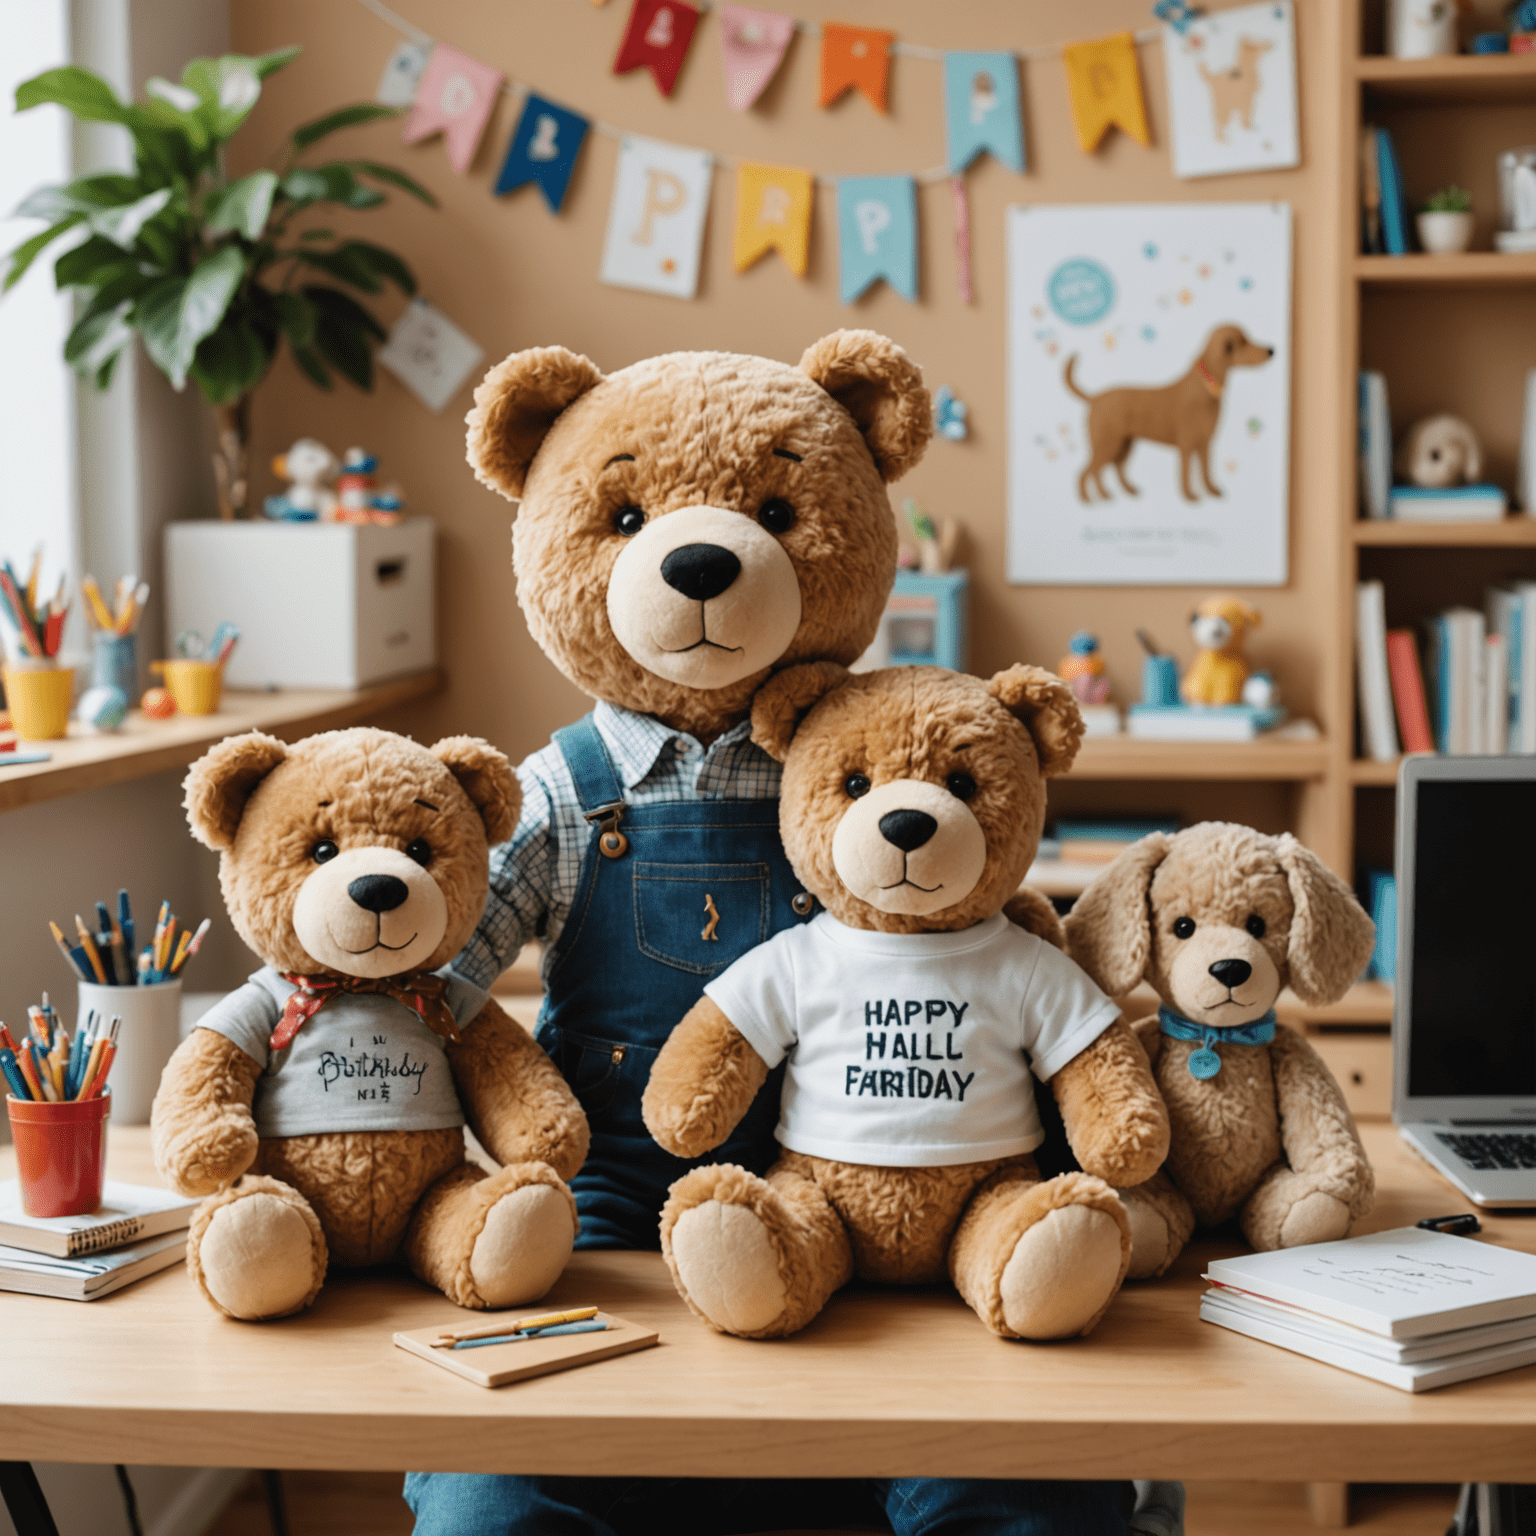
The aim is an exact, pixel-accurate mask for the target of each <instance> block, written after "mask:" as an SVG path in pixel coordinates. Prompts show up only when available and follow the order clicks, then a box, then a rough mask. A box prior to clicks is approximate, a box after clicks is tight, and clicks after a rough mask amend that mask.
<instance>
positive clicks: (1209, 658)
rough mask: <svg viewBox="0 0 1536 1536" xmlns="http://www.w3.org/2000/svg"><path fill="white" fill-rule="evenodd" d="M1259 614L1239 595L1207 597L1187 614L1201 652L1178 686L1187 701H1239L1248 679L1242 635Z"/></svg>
mask: <svg viewBox="0 0 1536 1536" xmlns="http://www.w3.org/2000/svg"><path fill="white" fill-rule="evenodd" d="M1260 619H1261V615H1260V613H1259V610H1258V609H1257V608H1253V607H1250V606H1249V605H1248V604H1247V603H1245V602H1244V601H1243V600H1242V599H1241V598H1239V597H1226V596H1218V597H1208V598H1206V599H1204V601H1202V602H1201V603H1200V604H1199V605H1198V606H1197V607H1196V608H1195V611H1194V612H1193V613H1192V614H1190V616H1189V632H1190V634H1191V635H1192V636H1193V637H1194V641H1195V644H1196V645H1198V646H1199V647H1200V654H1199V655H1198V656H1196V657H1195V660H1194V664H1193V665H1192V666H1191V667H1190V669H1189V671H1188V672H1186V673H1185V674H1184V681H1183V682H1182V683H1181V684H1180V686H1179V692H1180V693H1181V694H1182V695H1183V698H1184V702H1185V703H1186V704H1239V703H1241V702H1242V698H1243V684H1244V683H1245V682H1247V680H1248V663H1247V661H1246V660H1245V659H1244V657H1243V636H1244V635H1245V634H1246V633H1247V632H1248V631H1249V630H1250V629H1255V628H1257V627H1258V625H1259V623H1260Z"/></svg>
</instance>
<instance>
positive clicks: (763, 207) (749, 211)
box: [732, 162, 815, 277]
mask: <svg viewBox="0 0 1536 1536" xmlns="http://www.w3.org/2000/svg"><path fill="white" fill-rule="evenodd" d="M814 195H815V183H814V178H813V177H812V175H811V173H810V172H809V171H801V170H797V169H796V168H795V167H794V166H791V165H753V164H751V163H749V162H743V163H742V165H741V166H739V167H738V168H737V171H736V242H735V248H734V250H733V252H732V259H733V261H734V263H735V266H736V270H737V271H738V272H745V271H746V270H747V268H748V267H750V266H751V265H752V263H753V262H754V261H756V260H757V259H758V257H759V256H762V255H763V254H764V253H765V252H767V251H777V252H778V253H779V254H780V255H781V256H782V257H783V258H784V264H785V266H787V267H788V268H789V270H790V271H791V272H793V273H794V274H795V276H796V277H804V276H805V267H806V259H807V257H808V255H809V254H810V245H811V201H812V198H813V197H814Z"/></svg>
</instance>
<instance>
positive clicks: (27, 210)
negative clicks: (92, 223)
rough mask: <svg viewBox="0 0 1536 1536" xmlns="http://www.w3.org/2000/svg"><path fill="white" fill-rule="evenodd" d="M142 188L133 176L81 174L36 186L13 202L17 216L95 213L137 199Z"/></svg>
mask: <svg viewBox="0 0 1536 1536" xmlns="http://www.w3.org/2000/svg"><path fill="white" fill-rule="evenodd" d="M143 192H144V189H143V188H142V187H141V186H140V185H139V183H138V180H137V179H136V178H135V177H132V176H118V175H105V176H81V177H79V178H78V179H76V180H75V181H65V182H60V183H59V184H57V185H56V186H51V187H39V188H38V189H37V190H36V191H35V192H32V193H30V194H29V195H28V196H26V197H24V198H23V199H22V200H21V202H20V203H18V204H17V205H16V211H15V213H14V214H13V215H12V217H13V218H18V219H61V218H63V217H64V215H65V214H66V213H94V212H96V210H97V209H98V208H120V207H122V206H123V205H124V204H125V203H132V202H136V201H137V200H138V199H139V198H140V197H141V196H143Z"/></svg>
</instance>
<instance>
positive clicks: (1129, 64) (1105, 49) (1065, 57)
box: [1061, 32, 1152, 155]
mask: <svg viewBox="0 0 1536 1536" xmlns="http://www.w3.org/2000/svg"><path fill="white" fill-rule="evenodd" d="M1061 58H1062V62H1063V63H1064V64H1065V65H1066V67H1067V93H1068V95H1069V97H1070V98H1071V102H1072V122H1073V124H1074V126H1075V127H1076V128H1077V142H1078V143H1079V144H1081V145H1082V147H1083V153H1084V154H1085V155H1091V154H1092V153H1093V151H1094V150H1095V149H1097V148H1098V147H1099V140H1100V139H1102V138H1103V137H1104V135H1105V134H1106V133H1108V132H1109V130H1110V129H1111V128H1119V129H1121V130H1122V131H1123V132H1125V133H1128V134H1130V136H1131V137H1132V138H1133V139H1135V140H1136V142H1137V143H1138V144H1143V145H1150V144H1151V142H1152V133H1151V130H1150V129H1149V128H1148V127H1147V108H1146V103H1145V102H1144V101H1143V100H1142V96H1141V68H1140V66H1139V65H1138V64H1137V62H1136V39H1135V38H1134V37H1132V35H1131V34H1130V33H1129V32H1119V33H1116V34H1115V36H1114V37H1101V38H1099V39H1098V40H1097V41H1095V42H1091V43H1069V44H1068V45H1067V46H1066V47H1065V48H1063V49H1062V50H1061Z"/></svg>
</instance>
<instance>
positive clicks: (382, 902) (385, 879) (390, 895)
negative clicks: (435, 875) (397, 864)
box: [347, 875, 411, 912]
mask: <svg viewBox="0 0 1536 1536" xmlns="http://www.w3.org/2000/svg"><path fill="white" fill-rule="evenodd" d="M410 894H411V888H410V886H408V885H407V884H406V883H405V881H404V880H397V879H396V878H395V876H393V875H359V876H358V877H357V879H356V880H354V881H352V882H351V883H350V884H349V885H348V886H347V895H348V896H350V897H351V898H352V900H353V901H355V902H356V903H357V904H358V906H360V907H361V908H362V909H363V910H364V911H365V912H393V911H394V910H395V908H396V907H402V906H404V905H405V902H406V899H407V898H408V897H409V896H410Z"/></svg>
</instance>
